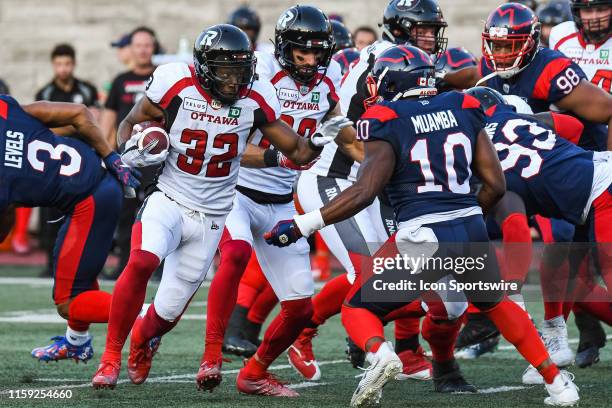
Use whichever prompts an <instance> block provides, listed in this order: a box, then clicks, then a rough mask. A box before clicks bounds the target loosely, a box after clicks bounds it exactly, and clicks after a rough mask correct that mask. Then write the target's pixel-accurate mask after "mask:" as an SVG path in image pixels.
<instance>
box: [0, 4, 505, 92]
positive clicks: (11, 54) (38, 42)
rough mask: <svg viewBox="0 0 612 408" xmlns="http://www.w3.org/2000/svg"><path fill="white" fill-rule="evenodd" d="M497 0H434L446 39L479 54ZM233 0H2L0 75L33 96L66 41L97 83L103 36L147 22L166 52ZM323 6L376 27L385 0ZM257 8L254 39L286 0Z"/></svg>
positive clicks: (218, 18)
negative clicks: (443, 19) (258, 18)
mask: <svg viewBox="0 0 612 408" xmlns="http://www.w3.org/2000/svg"><path fill="white" fill-rule="evenodd" d="M501 2H503V0H480V1H473V0H440V3H441V6H442V10H443V12H444V15H445V17H446V19H447V20H448V21H449V29H448V30H447V36H448V38H449V45H451V46H453V45H463V46H465V47H467V48H468V49H470V50H471V51H472V52H476V53H477V55H479V54H480V31H481V29H482V25H483V22H484V19H485V18H486V16H487V15H488V13H489V12H490V11H491V10H492V9H493V8H494V7H495V6H497V5H498V4H499V3H501ZM241 3H242V2H241V1H238V0H203V1H202V0H199V1H198V0H189V1H188V0H48V1H42V0H1V1H0V44H2V47H1V49H2V51H1V52H0V78H3V79H4V80H5V81H6V82H7V83H8V85H9V86H10V88H11V91H12V94H13V95H14V96H15V97H16V98H18V100H20V101H21V102H29V101H32V100H33V98H34V93H35V92H36V90H37V89H38V88H40V87H41V86H42V85H44V84H45V83H46V82H48V81H49V79H50V77H51V68H50V65H49V53H50V51H51V49H52V47H53V46H54V45H55V44H58V43H60V42H68V43H71V44H72V45H74V47H75V48H76V50H77V63H78V66H77V76H79V77H81V78H83V79H86V80H89V81H91V82H93V83H94V84H95V85H97V86H98V87H100V86H102V85H103V84H104V83H108V82H109V81H110V80H111V79H112V78H113V76H114V75H115V74H117V73H118V72H119V71H120V70H121V67H120V65H119V63H118V62H117V60H116V57H115V53H114V50H113V49H112V48H111V47H110V45H109V43H110V41H112V40H115V39H117V38H118V37H119V36H120V35H121V34H123V33H126V32H129V31H130V30H131V29H132V28H134V27H135V26H137V25H141V24H146V25H149V26H151V27H153V28H154V29H155V30H156V31H157V34H158V37H159V39H160V41H161V42H162V44H163V45H164V47H165V48H166V50H167V51H168V52H175V51H176V49H177V47H178V42H179V39H180V38H181V36H185V37H187V38H188V39H189V41H190V43H191V41H192V40H193V39H194V38H195V36H196V35H197V34H198V33H199V32H200V31H201V30H202V29H203V28H205V27H207V26H209V25H212V24H216V23H219V22H223V21H225V19H226V18H227V15H228V14H229V13H230V12H231V10H233V9H234V8H235V7H236V6H238V5H239V4H241ZM304 3H307V4H312V5H316V6H318V7H320V8H321V9H323V10H324V11H326V12H328V13H338V14H341V15H343V16H344V18H345V22H346V24H347V25H348V27H349V29H353V28H355V27H357V26H358V25H362V24H368V25H371V26H373V27H376V24H377V23H378V22H379V21H380V20H381V16H382V10H383V9H384V7H385V5H386V4H387V1H386V0H370V1H368V0H326V1H322V0H309V1H308V2H304ZM249 4H251V6H253V7H254V8H255V9H256V10H257V11H258V12H259V13H260V15H261V18H262V21H263V25H264V27H263V29H262V33H261V36H260V40H262V41H263V40H264V39H268V38H271V37H272V34H273V30H274V24H275V22H276V19H277V18H278V16H279V15H280V13H281V12H282V11H283V10H284V9H286V8H287V7H289V6H290V5H292V4H293V3H291V2H282V1H278V0H252V1H250V2H249Z"/></svg>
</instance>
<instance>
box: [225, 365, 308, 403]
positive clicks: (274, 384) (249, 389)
mask: <svg viewBox="0 0 612 408" xmlns="http://www.w3.org/2000/svg"><path fill="white" fill-rule="evenodd" d="M285 384H286V383H284V382H282V381H280V380H279V379H278V378H276V377H275V376H273V375H272V374H270V373H268V372H266V373H264V375H263V376H262V377H250V376H249V375H248V374H247V373H246V370H245V369H244V368H243V369H242V370H240V373H239V374H238V377H237V378H236V388H237V389H238V391H239V392H242V393H244V394H251V395H265V396H269V397H290V398H292V397H299V396H300V394H298V393H297V392H295V391H293V390H292V389H291V388H289V387H287V386H286V385H285Z"/></svg>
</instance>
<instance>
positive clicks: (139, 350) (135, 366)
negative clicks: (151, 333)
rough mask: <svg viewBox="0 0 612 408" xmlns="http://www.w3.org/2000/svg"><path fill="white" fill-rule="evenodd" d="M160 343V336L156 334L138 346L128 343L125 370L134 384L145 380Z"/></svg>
mask: <svg viewBox="0 0 612 408" xmlns="http://www.w3.org/2000/svg"><path fill="white" fill-rule="evenodd" d="M160 344H161V337H159V336H156V337H153V338H152V339H151V340H149V341H147V342H146V343H144V344H142V345H140V346H138V345H135V344H134V342H131V343H130V356H129V357H128V365H127V372H128V377H129V378H130V381H132V383H134V384H142V383H143V382H145V381H146V379H147V377H148V376H149V371H151V364H152V363H153V356H154V355H155V353H156V352H157V349H158V348H159V345H160Z"/></svg>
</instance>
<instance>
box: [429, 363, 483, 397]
mask: <svg viewBox="0 0 612 408" xmlns="http://www.w3.org/2000/svg"><path fill="white" fill-rule="evenodd" d="M433 383H434V390H435V391H436V392H443V393H453V392H476V387H474V386H473V385H472V384H470V383H468V382H467V381H466V380H465V378H463V374H461V370H460V369H459V364H457V361H455V360H451V361H447V362H444V363H437V362H435V361H434V362H433Z"/></svg>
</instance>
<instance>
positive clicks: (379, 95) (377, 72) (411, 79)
mask: <svg viewBox="0 0 612 408" xmlns="http://www.w3.org/2000/svg"><path fill="white" fill-rule="evenodd" d="M435 72H436V71H435V66H434V63H433V61H432V60H431V58H430V57H429V55H427V54H426V53H425V52H424V51H422V50H421V49H419V48H417V47H413V46H410V45H396V46H393V47H391V48H389V49H387V50H386V51H384V52H383V53H382V54H380V55H379V56H378V58H376V61H375V62H374V66H373V67H372V71H371V72H370V74H369V76H368V79H367V86H368V90H369V92H370V95H372V97H371V98H368V100H367V106H369V105H371V104H373V103H376V102H378V101H380V100H381V99H384V100H387V101H395V100H398V99H404V98H409V97H423V96H434V95H436V94H437V93H438V92H437V89H436V77H435Z"/></svg>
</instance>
